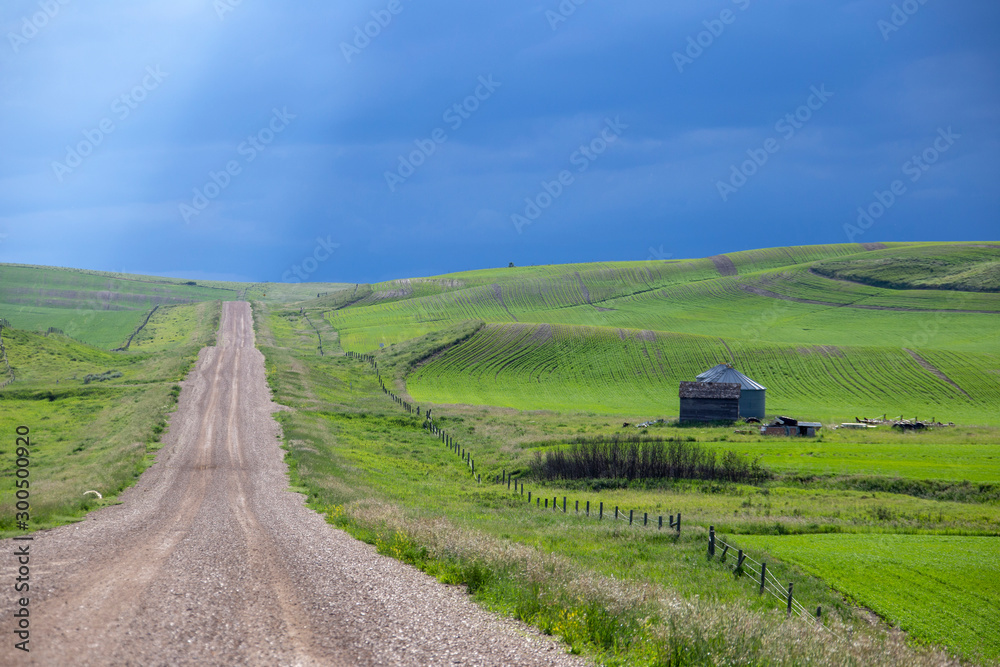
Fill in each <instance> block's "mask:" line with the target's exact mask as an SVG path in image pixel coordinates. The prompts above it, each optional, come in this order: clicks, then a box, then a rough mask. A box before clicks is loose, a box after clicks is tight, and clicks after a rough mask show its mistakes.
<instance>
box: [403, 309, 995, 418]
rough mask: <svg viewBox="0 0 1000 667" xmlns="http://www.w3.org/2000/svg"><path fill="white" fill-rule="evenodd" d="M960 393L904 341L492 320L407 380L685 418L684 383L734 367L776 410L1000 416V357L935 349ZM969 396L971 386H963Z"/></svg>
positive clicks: (524, 400)
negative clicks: (780, 340) (898, 344)
mask: <svg viewBox="0 0 1000 667" xmlns="http://www.w3.org/2000/svg"><path fill="white" fill-rule="evenodd" d="M928 356H929V357H930V358H932V359H937V358H941V359H942V361H946V362H947V363H945V364H944V366H945V369H947V370H948V371H951V370H952V369H953V368H955V369H956V370H959V369H960V372H959V373H957V375H958V377H960V378H961V379H962V380H963V382H964V383H965V384H964V385H959V387H960V388H961V390H960V389H956V388H955V387H954V386H953V385H951V384H949V383H947V382H945V381H944V380H941V379H940V378H939V377H937V376H936V375H934V374H933V373H932V372H930V371H928V370H926V369H925V368H924V367H923V366H921V365H920V364H919V363H918V362H917V361H916V360H915V359H914V358H913V357H912V356H911V355H910V354H908V353H907V352H905V351H903V350H902V349H901V348H889V347H884V348H883V347H837V348H828V347H821V346H803V345H796V346H790V345H777V344H768V343H761V342H756V343H755V342H743V341H739V340H732V341H725V340H720V339H718V338H714V337H707V336H692V335H682V334H669V333H662V332H653V331H637V330H624V329H608V328H588V327H579V326H560V325H525V324H502V325H501V324H490V325H486V326H485V327H484V328H483V329H482V330H480V331H479V332H478V333H477V334H476V335H475V336H473V337H472V338H471V339H470V340H467V341H465V342H463V343H461V344H458V345H455V346H454V347H452V348H450V349H448V350H446V351H445V352H443V353H442V354H440V355H439V356H437V357H435V358H434V359H432V360H429V361H428V363H426V364H424V365H422V366H420V367H419V368H418V369H417V370H416V371H415V372H413V373H412V374H411V375H409V376H408V377H407V378H406V389H407V391H408V392H409V394H410V395H411V396H413V397H414V398H415V399H417V400H420V401H428V402H434V403H468V404H476V405H500V406H506V407H512V408H517V409H522V410H538V409H543V410H559V411H570V412H598V413H604V414H629V415H639V416H642V415H645V416H646V417H647V418H652V417H667V416H676V415H677V412H678V408H679V398H678V395H677V387H678V383H679V382H680V381H683V380H693V379H694V378H695V376H696V375H697V374H698V373H700V372H702V371H703V370H706V369H708V368H711V367H712V366H714V365H716V364H718V363H733V365H734V366H735V367H737V368H739V369H740V370H741V371H742V372H744V373H746V374H747V375H749V376H750V377H752V378H754V379H755V380H757V381H758V382H760V383H761V384H763V385H764V386H765V387H767V405H768V413H769V414H791V415H793V416H796V417H798V418H800V419H809V420H812V421H823V422H825V423H828V424H829V423H839V422H840V421H853V418H854V417H856V416H875V415H882V414H883V413H889V414H891V415H892V416H899V415H900V414H903V415H905V416H906V417H908V418H912V417H913V416H919V417H922V418H924V419H931V418H934V419H936V420H939V421H946V422H947V421H954V422H961V423H966V424H970V423H972V424H976V423H997V419H998V415H1000V383H998V382H997V381H996V379H995V378H996V377H997V376H996V374H995V373H993V372H991V369H993V368H1000V355H993V354H971V353H948V354H944V353H942V354H928ZM963 391H964V392H965V393H962V392H963Z"/></svg>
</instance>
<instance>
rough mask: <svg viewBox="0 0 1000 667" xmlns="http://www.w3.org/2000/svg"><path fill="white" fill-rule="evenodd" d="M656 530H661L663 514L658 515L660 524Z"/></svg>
mask: <svg viewBox="0 0 1000 667" xmlns="http://www.w3.org/2000/svg"><path fill="white" fill-rule="evenodd" d="M657 530H663V515H662V514H661V515H660V526H659V527H658V528H657Z"/></svg>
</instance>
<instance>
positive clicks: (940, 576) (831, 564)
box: [733, 535, 1000, 660]
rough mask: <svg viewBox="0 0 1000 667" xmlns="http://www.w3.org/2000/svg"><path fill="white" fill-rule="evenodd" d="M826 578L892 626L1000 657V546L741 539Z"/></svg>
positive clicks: (925, 538)
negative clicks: (999, 623)
mask: <svg viewBox="0 0 1000 667" xmlns="http://www.w3.org/2000/svg"><path fill="white" fill-rule="evenodd" d="M733 539H734V540H735V541H736V542H737V543H738V544H745V545H747V546H753V547H755V548H757V549H761V550H764V551H766V552H768V553H770V554H773V555H775V556H777V557H778V558H781V559H782V560H785V561H787V562H790V563H794V564H795V565H797V566H798V567H800V568H802V569H803V570H804V571H806V572H809V573H810V574H814V575H816V576H818V577H821V578H822V579H823V580H825V581H828V582H830V584H831V585H832V586H833V587H834V588H836V589H838V590H841V591H844V592H845V593H847V594H849V595H850V596H851V597H852V598H854V599H855V600H857V601H858V602H859V603H860V604H863V605H865V606H867V607H869V608H871V609H874V610H875V611H876V612H877V613H878V614H879V615H880V616H882V617H884V618H885V619H886V620H888V621H889V622H890V623H892V624H893V625H897V626H899V627H901V628H902V629H904V630H906V631H908V632H911V633H914V634H916V635H919V636H925V637H942V636H947V637H949V638H951V640H952V641H953V642H954V644H955V645H956V646H957V647H960V648H961V649H962V650H963V651H964V652H966V653H967V654H968V655H978V656H980V657H981V658H986V659H989V660H996V659H998V658H1000V633H998V632H997V618H996V609H997V608H998V607H1000V540H998V539H996V538H995V537H992V538H991V537H952V536H941V535H809V536H803V535H786V536H781V537H759V536H734V537H733Z"/></svg>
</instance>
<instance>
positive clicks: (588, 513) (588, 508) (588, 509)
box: [587, 500, 590, 516]
mask: <svg viewBox="0 0 1000 667" xmlns="http://www.w3.org/2000/svg"><path fill="white" fill-rule="evenodd" d="M587 516H590V501H589V500H588V501H587Z"/></svg>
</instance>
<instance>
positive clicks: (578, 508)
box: [576, 500, 580, 514]
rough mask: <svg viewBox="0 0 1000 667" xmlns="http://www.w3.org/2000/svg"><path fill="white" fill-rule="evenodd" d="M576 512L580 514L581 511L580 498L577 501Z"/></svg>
mask: <svg viewBox="0 0 1000 667" xmlns="http://www.w3.org/2000/svg"><path fill="white" fill-rule="evenodd" d="M576 513H577V514H579V513H580V501H579V500H578V501H576Z"/></svg>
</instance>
